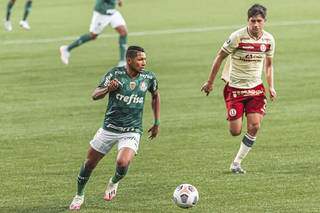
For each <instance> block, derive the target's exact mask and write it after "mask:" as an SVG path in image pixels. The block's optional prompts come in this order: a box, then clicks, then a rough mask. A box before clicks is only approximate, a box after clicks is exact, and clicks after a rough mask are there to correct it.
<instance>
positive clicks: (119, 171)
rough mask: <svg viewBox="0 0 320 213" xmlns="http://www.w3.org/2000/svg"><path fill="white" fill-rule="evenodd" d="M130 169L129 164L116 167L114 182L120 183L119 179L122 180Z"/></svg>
mask: <svg viewBox="0 0 320 213" xmlns="http://www.w3.org/2000/svg"><path fill="white" fill-rule="evenodd" d="M127 171H128V166H126V167H119V166H117V167H116V172H115V174H114V176H113V177H112V182H113V183H118V182H119V180H121V179H122V178H124V176H125V175H126V174H127Z"/></svg>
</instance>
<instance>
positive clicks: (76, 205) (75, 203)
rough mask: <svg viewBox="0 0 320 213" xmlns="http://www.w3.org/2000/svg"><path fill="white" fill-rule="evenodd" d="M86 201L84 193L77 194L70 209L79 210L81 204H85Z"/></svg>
mask: <svg viewBox="0 0 320 213" xmlns="http://www.w3.org/2000/svg"><path fill="white" fill-rule="evenodd" d="M83 202H84V195H81V196H80V195H76V196H74V198H73V200H72V202H71V204H70V206H69V209H70V210H79V209H80V207H81V205H82V204H83Z"/></svg>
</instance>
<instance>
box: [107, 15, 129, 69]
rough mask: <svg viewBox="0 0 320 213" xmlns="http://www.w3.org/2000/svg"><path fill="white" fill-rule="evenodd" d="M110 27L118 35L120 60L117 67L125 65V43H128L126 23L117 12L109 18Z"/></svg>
mask: <svg viewBox="0 0 320 213" xmlns="http://www.w3.org/2000/svg"><path fill="white" fill-rule="evenodd" d="M110 24H111V27H112V28H114V29H115V30H116V31H117V32H118V33H119V53H120V59H119V63H118V66H125V65H126V58H125V57H126V51H127V43H128V29H127V26H126V22H125V20H124V18H123V17H122V15H121V14H120V12H119V11H116V12H115V13H114V14H113V15H112V16H111V21H110Z"/></svg>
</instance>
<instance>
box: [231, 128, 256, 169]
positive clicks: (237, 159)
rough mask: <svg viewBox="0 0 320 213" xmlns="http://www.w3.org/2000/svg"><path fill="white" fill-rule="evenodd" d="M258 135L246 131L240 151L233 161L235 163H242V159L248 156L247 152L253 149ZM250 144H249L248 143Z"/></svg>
mask: <svg viewBox="0 0 320 213" xmlns="http://www.w3.org/2000/svg"><path fill="white" fill-rule="evenodd" d="M255 140H256V137H254V136H251V135H249V134H248V133H246V134H245V135H244V137H243V139H242V142H241V144H240V148H239V151H238V153H237V155H236V157H235V158H234V160H233V162H234V163H238V164H241V161H242V160H243V159H244V158H245V157H246V156H247V154H248V153H249V152H250V150H251V146H252V145H253V143H254V142H255ZM246 144H247V145H250V146H247V145H246Z"/></svg>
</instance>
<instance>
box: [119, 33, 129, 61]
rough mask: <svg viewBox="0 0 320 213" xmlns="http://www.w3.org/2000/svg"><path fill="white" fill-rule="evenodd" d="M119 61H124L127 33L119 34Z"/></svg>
mask: <svg viewBox="0 0 320 213" xmlns="http://www.w3.org/2000/svg"><path fill="white" fill-rule="evenodd" d="M119 49H120V61H125V56H126V50H127V35H125V36H119Z"/></svg>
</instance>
